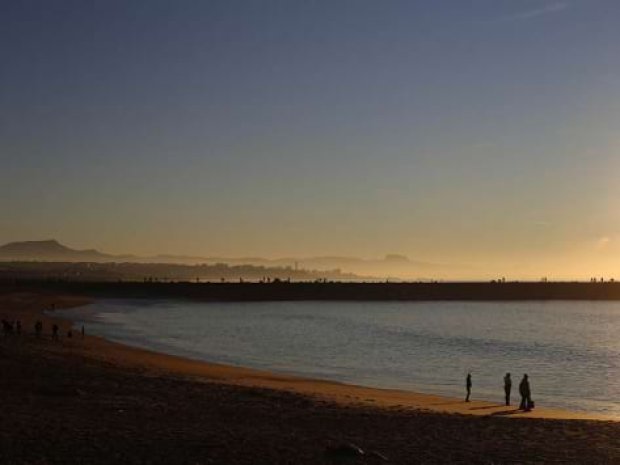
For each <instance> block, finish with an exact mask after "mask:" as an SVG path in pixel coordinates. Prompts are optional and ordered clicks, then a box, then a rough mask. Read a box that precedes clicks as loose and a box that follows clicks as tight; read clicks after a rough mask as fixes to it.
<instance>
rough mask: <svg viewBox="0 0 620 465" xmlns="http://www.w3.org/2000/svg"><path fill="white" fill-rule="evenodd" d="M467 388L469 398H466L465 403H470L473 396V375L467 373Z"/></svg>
mask: <svg viewBox="0 0 620 465" xmlns="http://www.w3.org/2000/svg"><path fill="white" fill-rule="evenodd" d="M465 388H466V389H467V396H466V397H465V402H469V397H470V396H471V373H467V378H466V379H465Z"/></svg>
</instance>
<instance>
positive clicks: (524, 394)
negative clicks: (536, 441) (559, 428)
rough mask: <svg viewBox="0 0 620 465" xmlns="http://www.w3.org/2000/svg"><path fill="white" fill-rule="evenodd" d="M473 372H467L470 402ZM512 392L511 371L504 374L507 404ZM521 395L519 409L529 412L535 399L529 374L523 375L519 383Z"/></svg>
mask: <svg viewBox="0 0 620 465" xmlns="http://www.w3.org/2000/svg"><path fill="white" fill-rule="evenodd" d="M471 388H472V381H471V373H467V378H465V389H466V390H467V395H466V396H465V402H469V398H470V397H471ZM511 392H512V377H511V375H510V373H506V374H505V375H504V396H505V400H506V405H507V406H508V405H510V394H511ZM519 395H520V396H521V403H520V404H519V410H523V411H525V412H529V411H530V410H532V409H533V408H534V401H533V400H532V391H531V388H530V379H529V376H528V375H527V374H524V375H523V378H522V379H521V382H520V383H519Z"/></svg>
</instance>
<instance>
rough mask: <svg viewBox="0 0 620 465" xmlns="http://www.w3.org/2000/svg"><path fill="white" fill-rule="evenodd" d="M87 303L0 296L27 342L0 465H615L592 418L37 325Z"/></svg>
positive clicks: (610, 431) (8, 400)
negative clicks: (256, 366)
mask: <svg viewBox="0 0 620 465" xmlns="http://www.w3.org/2000/svg"><path fill="white" fill-rule="evenodd" d="M86 303H88V299H87V298H85V297H82V296H59V295H55V294H49V293H47V294H41V293H5V294H4V295H2V296H0V316H1V317H2V318H4V319H7V320H16V319H19V320H21V321H22V324H23V328H24V333H25V334H22V335H21V336H17V335H9V336H3V337H2V343H1V346H0V347H1V353H2V359H1V360H2V364H3V367H2V373H3V377H2V384H1V386H2V394H3V398H4V399H5V402H4V412H3V414H2V415H0V425H2V427H1V437H0V446H1V449H0V451H1V452H2V455H1V460H2V463H188V464H189V463H192V464H195V463H223V464H224V463H228V464H237V463H239V464H241V463H255V464H256V463H332V462H333V461H334V460H336V459H338V458H339V457H341V458H347V457H349V456H350V459H351V460H354V461H358V462H359V463H366V462H367V463H371V462H377V461H384V460H385V459H386V458H387V459H389V460H390V462H392V463H549V462H554V463H620V439H619V438H620V423H618V422H614V421H605V420H609V419H608V418H605V417H602V416H597V415H588V414H581V413H574V412H567V411H561V410H553V409H546V408H536V409H535V410H534V411H532V412H529V413H523V412H519V411H517V410H515V408H514V407H505V406H502V405H498V404H493V403H490V402H483V401H476V400H474V401H473V402H471V403H465V402H463V400H462V399H452V398H446V397H440V396H433V395H426V394H418V393H413V392H408V391H396V390H385V389H372V388H366V387H361V386H350V385H345V384H340V383H334V382H328V381H321V380H310V379H303V378H297V377H292V376H283V375H279V374H274V373H269V372H263V371H258V370H252V369H246V368H238V367H231V366H224V365H217V364H209V363H204V362H199V361H193V360H188V359H183V358H179V357H174V356H170V355H165V354H159V353H155V352H150V351H146V350H141V349H136V348H131V347H127V346H123V345H120V344H116V343H112V342H109V341H106V340H103V339H101V338H97V337H91V336H88V335H87V336H86V337H85V338H84V339H82V338H81V337H80V335H79V332H76V331H74V336H73V338H71V339H68V338H67V337H66V333H67V331H68V330H69V329H70V322H67V321H63V320H60V319H57V318H54V317H53V316H50V315H49V314H47V315H43V314H42V311H43V310H44V309H48V308H50V307H51V306H52V304H53V305H54V306H55V307H56V308H66V307H75V306H80V305H84V304H86ZM37 319H42V320H43V322H44V337H42V338H40V339H39V338H35V337H34V336H33V334H32V333H33V330H32V328H33V325H34V322H35V321H36V320H37ZM54 323H56V324H58V325H59V326H60V328H61V331H60V332H61V336H62V337H61V340H60V341H53V340H51V337H50V330H51V325H52V324H54ZM76 333H78V334H76ZM348 444H355V445H356V446H358V447H360V448H361V449H363V450H364V451H365V452H366V454H364V455H359V456H356V454H355V452H354V450H353V449H352V447H351V446H349V445H348Z"/></svg>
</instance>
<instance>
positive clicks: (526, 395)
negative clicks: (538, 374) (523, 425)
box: [519, 375, 532, 412]
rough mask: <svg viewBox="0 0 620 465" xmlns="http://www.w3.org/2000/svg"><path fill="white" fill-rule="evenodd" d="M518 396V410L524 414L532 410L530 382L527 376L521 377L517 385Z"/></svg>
mask: <svg viewBox="0 0 620 465" xmlns="http://www.w3.org/2000/svg"><path fill="white" fill-rule="evenodd" d="M519 394H521V404H520V405H519V410H524V411H526V412H529V411H530V410H532V391H531V390H530V381H529V378H528V376H527V375H523V379H522V380H521V382H520V383H519Z"/></svg>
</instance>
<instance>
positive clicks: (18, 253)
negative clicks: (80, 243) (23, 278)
mask: <svg viewBox="0 0 620 465" xmlns="http://www.w3.org/2000/svg"><path fill="white" fill-rule="evenodd" d="M121 258H122V257H120V256H114V255H108V254H105V253H101V252H99V251H97V250H95V249H87V250H75V249H71V248H69V247H67V246H64V245H62V244H61V243H59V242H58V241H56V240H53V239H50V240H46V241H25V242H10V243H8V244H5V245H3V246H0V260H3V261H45V262H105V261H115V260H118V259H121Z"/></svg>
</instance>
